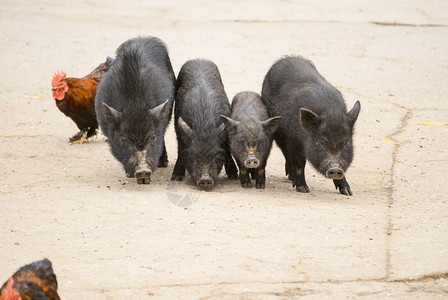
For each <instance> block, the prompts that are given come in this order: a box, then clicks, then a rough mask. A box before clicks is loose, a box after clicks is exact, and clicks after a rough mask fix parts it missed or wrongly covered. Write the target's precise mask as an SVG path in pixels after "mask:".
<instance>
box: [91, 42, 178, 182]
mask: <svg viewBox="0 0 448 300" xmlns="http://www.w3.org/2000/svg"><path fill="white" fill-rule="evenodd" d="M174 86H175V75H174V72H173V68H172V66H171V62H170V58H169V56H168V51H167V48H166V46H165V44H164V43H163V42H162V41H161V40H160V39H158V38H155V37H138V38H134V39H131V40H128V41H126V42H124V43H123V44H122V45H121V46H120V47H119V48H118V49H117V58H116V60H115V62H114V64H113V65H112V67H111V68H110V70H109V72H108V73H107V74H106V76H104V78H103V80H102V81H101V83H100V85H99V87H98V93H97V101H96V113H97V117H98V122H99V124H100V127H101V129H102V131H103V133H104V135H105V136H107V138H108V143H109V145H110V148H111V152H112V154H113V155H114V156H115V157H116V158H117V160H119V161H120V162H121V163H122V164H123V167H124V169H125V171H126V174H127V176H129V177H133V176H134V172H135V169H136V167H137V163H136V158H135V155H136V152H137V151H145V149H146V152H147V155H148V156H147V157H148V158H147V161H146V164H147V166H148V168H149V169H150V170H151V171H154V170H155V169H156V168H157V166H166V165H167V163H168V160H167V156H166V149H165V141H164V134H165V131H166V128H167V126H168V123H169V120H170V118H171V113H172V106H173V102H174ZM167 100H168V104H167V106H166V111H164V112H165V113H164V114H154V113H150V110H152V109H154V108H156V107H160V106H161V105H162V104H163V103H164V102H165V101H167ZM103 103H104V104H106V105H107V106H108V107H110V108H111V109H112V110H113V111H115V112H116V114H115V117H113V114H112V115H111V114H110V113H109V111H108V110H107V108H104V105H103ZM105 110H106V111H105ZM112 110H111V111H112ZM108 116H109V117H108ZM159 160H160V161H159Z"/></svg>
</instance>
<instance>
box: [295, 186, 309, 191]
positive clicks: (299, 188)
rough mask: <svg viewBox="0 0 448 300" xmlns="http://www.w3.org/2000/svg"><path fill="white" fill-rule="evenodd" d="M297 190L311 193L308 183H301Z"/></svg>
mask: <svg viewBox="0 0 448 300" xmlns="http://www.w3.org/2000/svg"><path fill="white" fill-rule="evenodd" d="M296 190H297V191H298V192H300V193H309V192H310V189H309V188H308V186H306V185H300V186H299V185H298V186H296Z"/></svg>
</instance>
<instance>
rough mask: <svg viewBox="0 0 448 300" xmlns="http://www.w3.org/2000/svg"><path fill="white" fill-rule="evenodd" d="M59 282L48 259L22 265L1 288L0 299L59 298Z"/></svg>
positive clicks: (35, 299) (50, 299) (48, 299)
mask: <svg viewBox="0 0 448 300" xmlns="http://www.w3.org/2000/svg"><path fill="white" fill-rule="evenodd" d="M57 290H58V282H57V280H56V275H55V274H54V272H53V268H52V267H51V262H50V261H49V260H48V259H46V258H45V259H43V260H40V261H35V262H33V263H31V264H29V265H26V266H23V267H21V268H20V269H19V270H18V271H17V272H15V273H14V275H12V276H11V277H10V278H9V279H8V280H7V281H6V282H5V284H3V286H2V288H1V289H0V300H59V299H60V298H59V295H58V292H57Z"/></svg>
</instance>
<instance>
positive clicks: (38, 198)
mask: <svg viewBox="0 0 448 300" xmlns="http://www.w3.org/2000/svg"><path fill="white" fill-rule="evenodd" d="M151 2H155V1H131V0H130V1H116V0H113V1H102V2H99V1H88V0H85V1H78V2H76V3H75V2H73V1H50V0H46V1H32V0H28V1H26V0H24V1H7V0H0V41H1V46H0V54H1V55H0V57H1V60H0V78H1V80H0V103H1V110H0V120H1V122H0V124H1V125H0V172H1V175H2V177H1V179H0V220H1V221H0V253H2V255H1V259H0V284H1V283H2V282H4V281H6V280H7V279H8V277H9V276H10V275H11V274H12V273H13V272H15V271H16V270H17V269H18V268H19V267H20V266H22V265H24V264H27V263H29V262H31V261H34V260H38V259H42V258H44V257H47V258H49V259H50V260H51V261H52V262H53V267H54V270H55V272H56V274H57V278H58V282H59V293H60V296H61V298H62V299H131V298H132V299H175V298H178V299H277V298H280V299H294V298H304V299H324V298H329V299H342V298H363V299H371V298H372V299H373V298H379V299H382V298H395V299H439V298H440V299H442V298H444V299H447V298H448V229H447V228H448V225H447V222H448V199H447V195H446V193H447V191H448V187H447V184H448V181H447V179H446V177H445V176H446V174H445V173H446V172H447V161H448V150H447V145H448V144H447V143H448V140H447V137H448V134H447V133H448V131H447V130H448V127H447V125H446V123H447V122H448V100H447V95H448V84H447V78H448V3H447V2H446V1H443V0H440V1H437V0H425V1H423V0H406V1H404V0H401V1H386V0H379V1H355V0H346V1H330V0H320V1H268V0H257V1H255V0H249V1H205V0H201V1H166V2H164V1H159V2H157V3H151ZM138 35H153V36H157V37H159V38H161V39H162V40H164V41H165V42H166V43H167V45H168V47H169V49H170V56H171V61H172V64H173V67H174V69H175V72H176V74H177V72H178V71H179V69H180V67H181V66H182V64H183V63H184V62H185V61H186V60H188V59H191V58H197V57H204V58H208V59H211V60H213V61H215V62H216V64H217V65H218V66H219V68H220V71H221V74H222V77H223V82H224V85H225V87H226V91H227V94H228V96H229V98H232V97H233V95H234V94H236V93H237V92H240V91H243V90H252V91H256V92H260V91H261V84H262V80H263V77H264V75H265V74H266V72H267V71H268V69H269V67H270V66H271V64H272V63H273V62H274V61H275V60H276V59H278V58H279V57H281V56H283V55H285V54H293V53H294V54H300V55H302V56H304V57H306V58H309V59H311V60H313V61H314V63H315V64H316V66H317V68H318V70H319V71H320V72H321V74H323V75H324V76H325V77H326V78H327V79H328V80H329V81H330V82H331V83H332V84H333V85H335V86H336V87H337V88H339V89H340V90H341V92H342V93H343V94H344V97H345V99H346V102H347V105H348V106H349V107H352V106H353V104H354V103H355V101H356V100H359V101H360V102H361V113H360V116H359V118H358V121H357V123H356V134H355V137H354V139H355V147H356V149H355V159H354V161H353V163H352V166H351V167H350V169H349V171H348V174H347V178H348V181H349V183H350V185H351V187H352V190H353V192H354V195H353V196H352V197H347V196H343V195H340V194H338V192H337V191H336V190H335V189H334V186H333V183H332V182H330V181H329V180H327V179H325V178H323V177H322V176H321V175H319V174H317V173H316V172H315V171H314V170H313V169H312V167H310V166H309V165H308V166H307V181H308V185H309V186H310V189H311V192H310V193H309V194H301V193H297V192H296V191H295V189H293V188H292V186H291V183H290V182H289V181H288V180H287V178H286V177H285V175H284V158H283V156H282V154H281V152H280V151H279V149H278V147H277V146H274V148H273V151H272V154H271V157H270V160H269V162H268V167H267V176H268V177H267V186H266V189H265V190H256V189H243V188H241V187H240V185H239V183H238V182H237V181H235V180H227V179H225V177H224V176H223V175H222V176H221V178H220V180H219V183H218V186H217V187H216V188H215V189H214V190H213V191H211V192H200V191H198V190H197V189H196V188H195V187H194V186H193V185H191V183H188V182H187V183H180V184H178V185H177V184H176V183H173V182H170V181H169V178H170V174H171V172H172V168H173V165H174V162H175V160H176V147H177V144H176V139H175V133H174V130H173V128H172V125H171V126H170V127H169V128H168V131H167V135H166V141H167V147H168V152H169V159H170V163H169V166H168V168H166V169H159V170H158V171H157V172H156V173H155V174H154V176H153V182H152V183H151V185H149V186H142V185H137V184H136V182H135V180H130V179H128V178H126V177H125V175H124V171H123V170H122V167H121V165H120V164H119V163H118V162H117V161H116V160H115V159H114V158H113V157H112V155H111V154H110V152H109V150H108V146H107V144H106V143H105V142H104V136H101V135H100V136H99V137H97V138H95V139H93V140H92V141H91V142H90V143H89V144H84V145H73V146H71V145H68V143H67V141H68V137H69V136H71V135H72V134H74V133H75V132H76V131H77V129H76V126H75V125H74V123H73V122H72V121H71V120H70V119H68V118H66V117H65V116H64V115H63V114H62V113H61V112H59V110H58V109H57V108H56V106H55V104H54V100H53V99H52V97H51V92H50V83H51V78H52V75H53V73H54V72H55V71H57V70H60V69H63V70H65V71H66V72H67V74H68V76H74V77H80V76H84V75H85V74H87V73H88V72H90V70H91V69H93V68H94V67H95V66H96V65H98V64H99V63H100V62H102V61H104V60H105V58H106V56H114V53H115V49H116V48H117V47H118V46H119V45H120V44H121V43H122V42H124V41H125V40H127V39H129V38H132V37H135V36H138ZM437 122H439V123H437ZM180 199H183V202H182V201H180ZM189 201H190V202H189ZM190 204H191V205H190ZM186 205H189V206H188V207H185V208H184V207H182V206H186Z"/></svg>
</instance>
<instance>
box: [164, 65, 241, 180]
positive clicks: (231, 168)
mask: <svg viewBox="0 0 448 300" xmlns="http://www.w3.org/2000/svg"><path fill="white" fill-rule="evenodd" d="M175 103H176V106H175V109H174V120H175V121H174V126H175V130H176V135H177V142H178V156H177V162H176V165H175V166H174V170H173V174H172V177H171V180H183V178H184V176H185V169H187V171H188V173H189V174H190V175H191V177H192V178H193V180H194V181H195V182H196V184H197V185H198V187H199V188H201V189H210V188H212V187H213V186H214V184H215V182H216V179H217V177H218V174H219V172H220V171H221V169H222V166H223V165H224V166H225V169H226V173H227V177H228V178H234V179H236V178H238V170H237V169H236V166H235V163H234V161H233V159H232V156H231V154H230V149H229V146H228V138H227V133H226V131H225V130H224V129H225V126H224V124H223V123H222V121H221V117H220V115H225V116H229V115H230V104H229V100H228V99H227V95H226V93H225V91H224V86H223V84H222V81H221V75H220V74H219V70H218V67H217V66H216V65H215V64H214V63H213V62H211V61H209V60H205V59H195V60H189V61H187V62H186V63H185V64H184V65H183V66H182V68H181V70H180V72H179V75H178V78H177V81H176V99H175Z"/></svg>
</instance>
